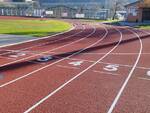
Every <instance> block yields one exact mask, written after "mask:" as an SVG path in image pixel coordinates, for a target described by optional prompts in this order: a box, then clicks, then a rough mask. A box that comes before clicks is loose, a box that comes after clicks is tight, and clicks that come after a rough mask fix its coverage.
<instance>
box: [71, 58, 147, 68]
mask: <svg viewBox="0 0 150 113" xmlns="http://www.w3.org/2000/svg"><path fill="white" fill-rule="evenodd" d="M69 59H70V60H83V61H86V62H96V61H93V60H85V59H79V58H69ZM99 64H108V65H109V64H116V65H119V66H122V67H128V68H132V67H133V65H127V64H118V63H108V62H99ZM136 68H138V69H145V70H147V69H150V68H148V67H142V66H137V67H136Z"/></svg>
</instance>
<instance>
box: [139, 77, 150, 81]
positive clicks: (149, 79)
mask: <svg viewBox="0 0 150 113" xmlns="http://www.w3.org/2000/svg"><path fill="white" fill-rule="evenodd" d="M138 79H141V80H148V81H150V78H144V77H138Z"/></svg>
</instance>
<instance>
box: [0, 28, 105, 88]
mask: <svg viewBox="0 0 150 113" xmlns="http://www.w3.org/2000/svg"><path fill="white" fill-rule="evenodd" d="M95 32H96V28H95V27H94V30H93V32H92V33H90V34H89V35H87V36H86V37H85V38H88V37H89V36H91V35H93V34H94V33H95ZM106 34H107V33H106ZM106 34H105V35H106ZM103 38H104V37H103ZM103 38H102V39H103ZM102 39H100V40H102ZM82 40H83V39H82ZM89 47H91V46H88V47H86V48H84V49H82V50H80V51H78V52H76V53H73V54H72V55H70V56H68V57H65V58H63V59H60V60H58V61H56V62H53V63H51V64H49V65H46V66H44V67H42V68H39V69H37V70H34V71H32V72H30V73H28V74H26V75H23V76H21V77H18V78H16V79H14V80H11V81H9V82H6V83H4V84H2V85H0V88H2V87H4V86H7V85H9V84H12V83H14V82H16V81H18V80H21V79H23V78H26V77H28V76H30V75H32V74H34V73H37V72H39V71H41V70H43V69H45V68H47V67H50V66H52V65H54V64H57V63H59V62H61V61H63V60H65V59H67V58H70V57H72V56H74V55H77V54H79V53H81V52H82V51H84V50H86V49H87V48H89Z"/></svg>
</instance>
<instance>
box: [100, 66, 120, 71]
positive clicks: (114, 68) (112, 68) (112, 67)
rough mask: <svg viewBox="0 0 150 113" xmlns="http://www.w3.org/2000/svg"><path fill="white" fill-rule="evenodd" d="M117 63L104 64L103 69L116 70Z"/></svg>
mask: <svg viewBox="0 0 150 113" xmlns="http://www.w3.org/2000/svg"><path fill="white" fill-rule="evenodd" d="M118 67H119V66H118V65H116V64H111V65H107V66H105V67H104V68H103V69H104V70H105V71H110V72H111V71H117V70H118Z"/></svg>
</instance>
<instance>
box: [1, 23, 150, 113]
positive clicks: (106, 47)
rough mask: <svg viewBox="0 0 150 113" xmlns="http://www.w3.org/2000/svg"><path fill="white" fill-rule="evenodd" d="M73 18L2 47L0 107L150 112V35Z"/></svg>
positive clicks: (5, 111) (51, 112)
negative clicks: (66, 27) (68, 27)
mask: <svg viewBox="0 0 150 113" xmlns="http://www.w3.org/2000/svg"><path fill="white" fill-rule="evenodd" d="M73 23H74V24H75V25H76V27H75V29H74V30H72V31H70V32H68V33H65V34H62V35H58V36H55V37H51V38H47V39H43V40H38V41H33V42H28V43H24V44H19V45H14V46H9V47H5V48H0V56H1V58H0V65H1V67H0V74H1V75H0V100H1V101H0V106H1V107H0V113H20V112H25V113H28V112H33V113H34V112H35V113H149V111H150V89H149V86H150V74H148V71H150V68H149V67H150V62H148V61H149V56H150V54H149V53H150V49H149V40H150V39H149V37H150V36H148V34H147V33H146V32H143V31H138V30H135V29H132V28H125V27H122V28H121V27H116V26H108V25H102V24H99V25H98V24H89V23H84V24H82V23H80V22H77V21H74V22H73ZM20 53H23V54H24V55H23V56H19V54H20ZM49 54H51V55H53V56H54V59H53V60H51V61H48V62H42V63H40V62H37V61H36V59H37V58H39V57H41V56H43V55H49ZM12 55H16V56H18V57H17V58H14V56H12ZM12 57H13V58H12ZM149 73H150V72H149Z"/></svg>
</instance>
